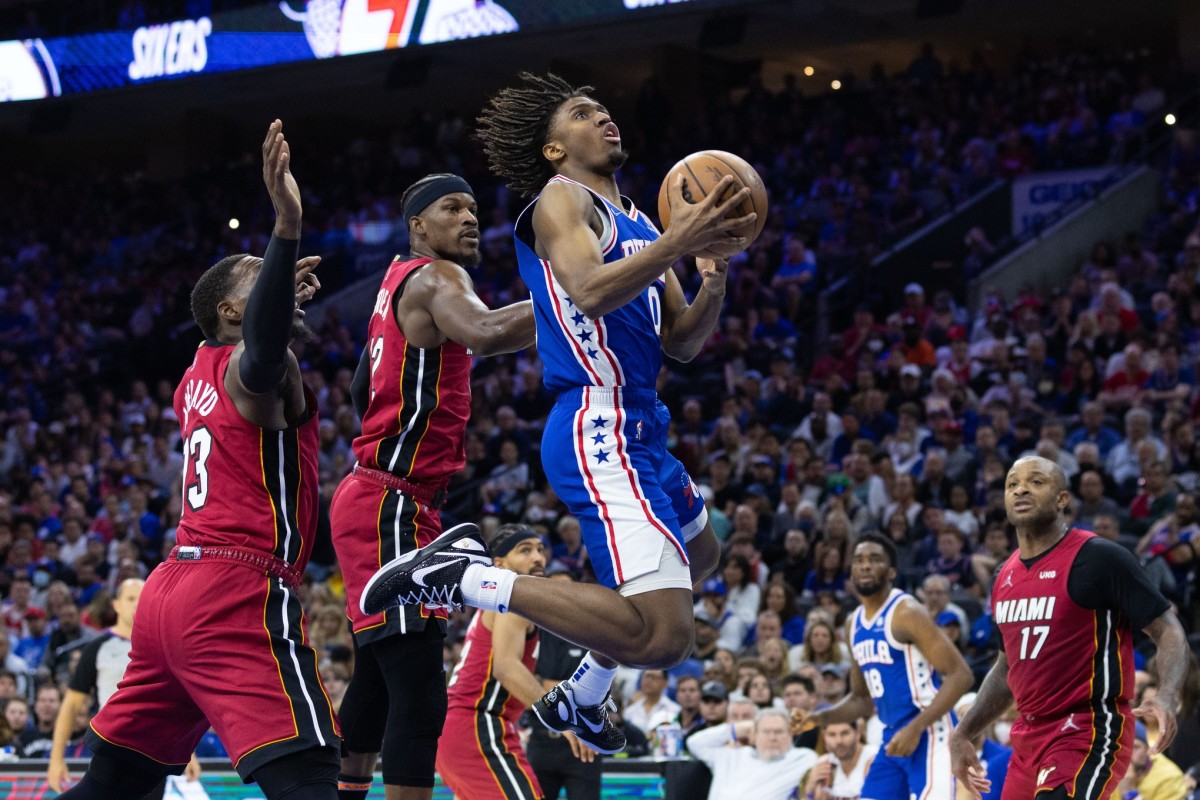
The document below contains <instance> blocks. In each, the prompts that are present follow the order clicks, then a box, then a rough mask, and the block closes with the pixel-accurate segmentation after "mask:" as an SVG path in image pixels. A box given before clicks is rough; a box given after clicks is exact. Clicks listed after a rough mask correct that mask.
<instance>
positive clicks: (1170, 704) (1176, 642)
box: [951, 456, 1187, 800]
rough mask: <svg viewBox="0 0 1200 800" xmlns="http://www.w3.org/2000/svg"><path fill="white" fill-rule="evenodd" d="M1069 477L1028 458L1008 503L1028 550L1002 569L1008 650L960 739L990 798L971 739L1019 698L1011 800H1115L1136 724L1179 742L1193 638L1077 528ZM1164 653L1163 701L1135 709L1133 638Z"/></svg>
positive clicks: (967, 772)
mask: <svg viewBox="0 0 1200 800" xmlns="http://www.w3.org/2000/svg"><path fill="white" fill-rule="evenodd" d="M1069 501H1070V494H1069V493H1068V491H1067V482H1066V477H1065V476H1064V475H1063V471H1062V469H1061V468H1060V467H1059V466H1058V465H1057V464H1055V463H1054V462H1053V461H1048V460H1047V459H1044V458H1040V457H1036V456H1033V457H1028V458H1022V459H1019V460H1018V461H1017V462H1016V463H1015V464H1013V466H1012V469H1010V470H1009V472H1008V477H1007V479H1006V483H1005V489H1004V506H1005V509H1006V511H1007V512H1008V521H1009V522H1011V523H1012V524H1013V525H1014V526H1015V527H1016V529H1017V542H1018V544H1019V549H1018V550H1017V552H1015V553H1013V555H1012V556H1010V557H1009V558H1008V560H1006V561H1005V562H1004V563H1003V564H1001V565H1000V568H999V569H998V570H997V571H996V577H995V584H994V586H993V589H992V613H993V615H994V616H995V620H996V624H997V625H998V626H999V628H1000V637H1001V651H1000V655H999V656H998V657H997V659H996V664H995V666H993V667H992V669H991V671H990V672H989V673H988V675H987V677H986V678H985V679H984V681H983V686H982V688H981V689H980V690H979V694H978V696H977V697H976V699H975V704H974V705H973V706H972V707H971V710H970V711H968V712H967V714H966V716H964V717H963V719H962V721H961V722H960V723H959V725H958V728H957V729H956V730H955V732H954V733H953V734H952V736H951V753H952V757H953V761H954V772H955V774H956V775H957V776H958V778H959V779H960V780H962V781H963V783H964V784H965V785H966V786H967V787H968V788H969V789H970V790H971V791H972V792H974V793H976V794H979V793H982V792H985V791H988V790H989V788H990V785H991V784H990V781H988V780H987V777H986V775H985V774H984V773H983V770H982V768H981V767H980V764H979V760H978V759H977V758H976V755H975V745H974V744H972V741H973V740H974V739H975V737H976V736H977V735H978V734H980V733H982V732H983V730H984V728H985V727H987V725H988V724H989V723H991V722H992V720H994V719H996V718H997V717H999V716H1000V714H1001V713H1002V712H1003V711H1004V710H1005V709H1006V708H1007V707H1008V704H1009V703H1010V702H1012V701H1014V700H1015V701H1016V704H1017V711H1018V713H1019V716H1018V718H1017V720H1016V722H1015V723H1014V724H1013V727H1012V744H1013V758H1012V762H1011V764H1010V766H1009V769H1008V776H1007V777H1006V778H1005V780H1004V793H1003V795H1002V797H1003V800H1030V798H1037V800H1067V799H1068V798H1071V799H1072V800H1101V798H1103V800H1108V798H1109V796H1110V795H1111V794H1112V793H1113V790H1114V789H1115V788H1116V786H1117V784H1118V783H1119V782H1120V781H1121V778H1122V777H1123V776H1124V775H1125V770H1126V768H1128V766H1129V759H1130V754H1131V753H1132V750H1133V728H1134V719H1133V718H1134V717H1153V718H1154V720H1155V722H1156V723H1157V725H1158V729H1159V732H1160V736H1159V739H1158V742H1157V743H1156V744H1155V747H1154V750H1153V752H1155V753H1157V752H1160V751H1162V750H1163V749H1165V748H1166V746H1167V745H1168V744H1170V742H1171V739H1172V738H1173V737H1174V736H1175V709H1176V706H1177V705H1178V702H1179V691H1180V688H1181V687H1182V685H1183V679H1184V675H1185V673H1186V672H1187V660H1186V650H1187V641H1186V638H1185V637H1184V634H1183V629H1182V628H1181V627H1180V625H1179V622H1178V620H1176V619H1175V615H1174V613H1173V612H1172V611H1171V609H1170V606H1169V604H1168V603H1167V601H1166V599H1165V598H1163V596H1162V595H1161V594H1159V593H1158V590H1157V589H1155V588H1154V587H1153V586H1152V585H1151V584H1150V582H1149V581H1148V580H1147V579H1146V576H1145V574H1144V573H1143V572H1142V569H1141V567H1139V566H1138V563H1137V562H1136V561H1135V560H1134V558H1133V556H1132V555H1131V554H1130V553H1129V552H1128V551H1127V550H1125V549H1124V548H1122V547H1121V546H1119V545H1117V544H1115V543H1112V542H1109V541H1107V540H1105V539H1101V538H1099V537H1097V536H1095V535H1094V534H1092V533H1090V532H1088V531H1084V530H1080V529H1078V528H1071V529H1068V526H1067V523H1066V522H1065V521H1064V519H1063V511H1064V510H1065V509H1066V507H1067V504H1068V502H1069ZM1135 629H1141V630H1143V631H1145V632H1146V634H1147V635H1149V636H1150V638H1151V639H1152V640H1153V641H1154V644H1155V647H1157V649H1158V655H1157V659H1156V661H1157V665H1158V678H1159V683H1158V686H1159V689H1158V695H1157V697H1154V698H1152V699H1149V700H1146V701H1145V702H1143V703H1142V704H1141V705H1140V706H1138V707H1137V708H1135V709H1133V710H1132V711H1131V710H1130V707H1129V706H1130V698H1132V697H1133V673H1134V666H1133V644H1132V639H1133V631H1134V630H1135Z"/></svg>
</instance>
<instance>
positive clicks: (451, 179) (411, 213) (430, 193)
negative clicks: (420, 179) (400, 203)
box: [403, 175, 475, 220]
mask: <svg viewBox="0 0 1200 800" xmlns="http://www.w3.org/2000/svg"><path fill="white" fill-rule="evenodd" d="M455 192H466V193H467V194H469V195H471V197H474V196H475V192H473V191H472V190H471V184H469V183H467V182H466V181H465V180H463V179H462V178H460V177H458V176H457V175H443V176H442V177H440V178H434V179H433V180H431V181H429V183H427V184H425V185H424V186H422V187H421V188H420V189H418V190H417V191H415V192H413V194H412V197H410V198H408V202H407V203H405V204H404V209H403V212H404V219H405V220H410V219H412V218H413V217H415V216H417V215H419V214H420V213H421V212H422V211H424V210H425V209H426V208H428V207H429V204H430V203H432V202H433V201H434V200H437V199H438V198H439V197H445V196H446V195H448V194H454V193H455Z"/></svg>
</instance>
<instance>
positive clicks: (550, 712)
mask: <svg viewBox="0 0 1200 800" xmlns="http://www.w3.org/2000/svg"><path fill="white" fill-rule="evenodd" d="M609 706H612V707H613V710H616V706H615V705H614V704H613V701H612V699H611V698H609V697H605V698H604V702H603V703H600V704H599V705H596V706H581V705H576V703H575V693H574V692H573V691H571V687H570V686H568V685H567V682H566V681H563V682H562V683H560V684H558V685H557V686H555V687H554V688H553V689H551V690H550V691H549V692H547V693H546V694H545V695H543V696H542V699H541V700H538V701H537V702H536V703H534V704H533V713H534V714H536V715H537V718H538V719H539V720H540V721H541V723H542V724H543V725H545V726H546V727H547V728H549V729H550V730H552V731H557V732H558V733H563V732H565V731H570V732H571V733H573V734H575V735H576V736H578V737H579V741H581V742H583V743H584V744H585V745H587V746H588V747H589V748H590V749H592V750H595V751H596V752H597V753H603V754H604V755H606V756H611V755H612V754H613V753H619V752H621V751H622V750H624V749H625V733H624V732H623V731H622V730H621V729H620V728H618V727H617V726H616V725H614V724H613V722H612V720H611V719H609V718H608V709H609Z"/></svg>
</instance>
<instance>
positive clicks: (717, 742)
mask: <svg viewBox="0 0 1200 800" xmlns="http://www.w3.org/2000/svg"><path fill="white" fill-rule="evenodd" d="M749 736H753V742H754V743H753V745H752V746H749V747H745V746H732V747H731V746H729V745H731V744H734V743H736V742H737V741H738V740H739V739H742V738H746V737H749ZM687 748H688V750H689V751H691V753H692V755H693V756H695V757H696V758H698V759H699V760H700V761H703V762H704V763H705V764H706V765H707V766H708V768H709V769H710V770H712V774H713V780H712V788H711V789H710V790H709V792H708V800H744V798H745V797H746V796H747V792H748V791H751V792H752V793H753V795H754V798H755V800H786V798H788V797H790V796H791V795H792V793H793V792H795V791H796V787H797V786H798V785H799V783H800V779H801V778H803V777H804V775H805V773H807V772H808V771H809V770H810V769H812V767H813V766H814V765H815V764H816V763H817V754H816V753H814V752H813V751H812V750H809V749H808V748H805V747H800V748H797V747H792V734H791V727H790V723H789V718H788V713H787V712H786V711H781V710H779V709H774V708H766V709H763V710H762V711H760V712H759V713H758V718H757V719H756V720H755V721H754V722H735V723H732V724H730V725H718V726H716V727H714V728H709V729H707V730H703V731H698V732H697V733H695V734H693V735H692V736H691V737H689V738H688V740H687ZM751 787H752V788H751Z"/></svg>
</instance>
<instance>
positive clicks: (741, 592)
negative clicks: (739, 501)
mask: <svg viewBox="0 0 1200 800" xmlns="http://www.w3.org/2000/svg"><path fill="white" fill-rule="evenodd" d="M741 508H742V507H739V510H741ZM747 511H748V509H747ZM743 516H744V515H743ZM751 542H753V537H751ZM765 570H766V567H765V566H764V567H763V571H764V574H763V575H762V577H763V578H764V579H765V578H766V575H765ZM721 575H722V577H723V578H724V579H725V582H724V585H725V590H726V595H727V599H726V607H727V608H728V609H729V610H730V611H732V612H733V613H735V614H737V615H738V618H739V619H741V620H742V622H743V623H744V624H745V625H746V627H749V626H751V625H753V624H754V618H755V617H756V616H757V615H758V605H759V602H760V601H761V600H762V589H761V588H760V586H759V583H758V580H757V578H758V576H757V575H755V574H754V572H753V570H752V567H751V564H750V562H749V561H748V560H747V559H746V558H745V557H744V556H741V555H736V554H731V555H727V556H726V557H725V565H724V566H723V567H722V568H721Z"/></svg>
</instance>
